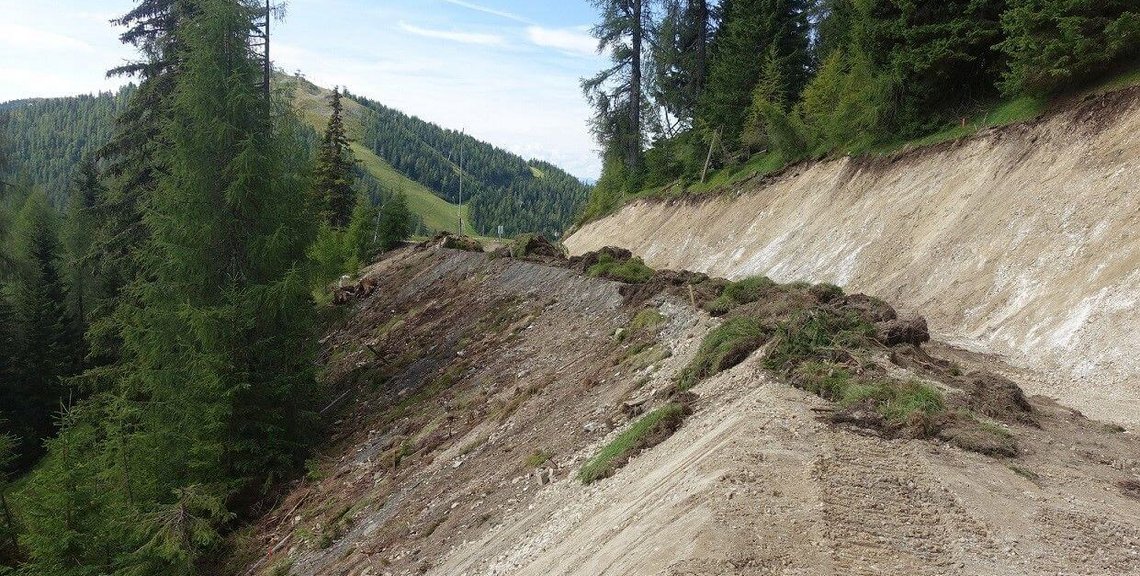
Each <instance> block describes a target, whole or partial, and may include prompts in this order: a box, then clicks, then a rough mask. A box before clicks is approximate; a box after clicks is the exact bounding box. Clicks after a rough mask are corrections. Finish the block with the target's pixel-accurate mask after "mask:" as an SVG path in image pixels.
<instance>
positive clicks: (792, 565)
mask: <svg viewBox="0 0 1140 576" xmlns="http://www.w3.org/2000/svg"><path fill="white" fill-rule="evenodd" d="M604 254H605V255H594V256H592V257H591V258H590V261H589V262H581V261H579V262H576V263H574V264H571V261H570V260H559V261H558V264H557V265H548V264H541V263H536V262H532V261H529V260H528V259H527V258H526V257H523V258H511V257H494V256H493V255H491V254H484V253H477V252H468V251H463V250H455V249H448V248H443V247H440V246H438V245H432V244H427V245H422V246H417V247H411V248H406V249H402V250H400V251H397V252H396V253H394V254H392V255H390V256H388V257H386V258H385V259H384V260H383V261H381V262H379V263H377V264H376V265H374V266H373V267H372V268H370V269H369V270H368V271H367V272H366V274H365V275H364V276H363V278H361V279H359V280H357V281H355V282H353V283H352V285H354V286H366V287H368V288H369V289H368V290H367V291H362V292H361V295H360V296H359V297H358V298H356V299H354V300H352V301H350V302H349V303H347V304H346V305H341V306H336V307H330V308H329V310H328V316H329V320H330V321H331V322H332V323H333V328H332V329H331V330H330V332H329V334H328V335H327V337H326V338H325V339H324V340H323V341H322V353H321V364H322V373H323V375H324V377H325V378H326V379H327V380H328V382H329V383H330V384H331V385H332V386H333V387H334V389H335V391H336V401H335V402H333V403H332V404H331V405H330V406H329V407H328V409H327V410H326V414H327V415H328V416H329V417H330V418H331V419H332V421H333V424H332V426H331V430H332V432H333V435H332V437H331V439H330V441H329V442H328V443H327V444H326V446H325V447H324V448H323V449H322V451H321V452H320V454H319V455H318V456H317V457H315V458H314V459H313V460H312V461H311V462H310V465H309V469H310V471H309V474H308V476H307V477H306V478H304V479H303V480H301V481H299V482H297V483H296V485H295V486H294V487H293V489H292V490H291V491H290V492H289V493H288V494H287V495H286V496H285V497H284V498H283V499H282V500H281V502H280V503H279V504H278V505H277V506H276V508H275V509H274V510H273V511H272V512H270V513H269V514H267V515H266V516H265V517H264V518H263V519H262V521H261V522H260V523H259V524H258V525H256V526H253V527H250V528H249V529H247V530H243V531H241V532H239V533H238V536H236V537H234V538H233V539H232V542H231V545H232V547H233V549H234V551H235V553H234V556H235V557H234V564H244V565H246V566H249V567H250V569H249V571H248V574H263V575H268V574H273V575H283V574H296V575H316V574H354V575H365V574H369V575H373V576H379V575H381V574H393V575H404V574H409V575H410V574H425V573H426V574H441V575H444V574H446V575H454V574H472V575H473V574H534V575H546V574H590V575H595V574H644V573H652V574H658V573H660V574H688V575H693V574H698V575H710V576H711V575H713V574H725V573H739V572H740V571H741V569H740V567H742V566H749V567H753V568H755V571H758V572H759V573H810V574H821V575H825V576H826V575H839V574H844V575H845V574H852V573H856V574H859V573H870V572H871V571H874V572H875V573H878V574H886V575H899V576H902V575H907V576H910V575H913V574H953V575H962V576H965V575H967V574H978V573H986V574H1027V575H1045V574H1056V573H1067V572H1075V573H1085V572H1082V571H1087V573H1090V574H1091V573H1098V574H1101V573H1105V574H1107V573H1112V574H1126V573H1135V572H1137V571H1140V557H1137V552H1138V547H1140V521H1137V520H1136V516H1135V515H1134V514H1131V513H1129V512H1128V511H1129V510H1132V509H1135V506H1136V500H1135V499H1134V491H1133V488H1132V486H1133V484H1131V483H1132V482H1135V481H1140V463H1138V462H1137V459H1136V454H1137V453H1140V445H1138V444H1137V440H1136V438H1135V436H1134V435H1132V434H1130V433H1127V432H1123V431H1121V430H1120V429H1119V428H1117V427H1112V426H1105V425H1102V424H1100V423H1097V422H1093V421H1090V420H1088V419H1085V418H1084V417H1083V416H1080V415H1079V414H1078V413H1076V412H1074V411H1072V410H1069V409H1067V408H1064V407H1061V406H1059V405H1057V404H1055V403H1053V402H1051V401H1048V400H1046V399H1042V398H1035V397H1030V398H1026V397H1025V396H1024V395H1023V394H1021V393H1020V387H1019V384H1020V382H1021V380H1020V375H1021V373H1019V372H1017V370H1016V369H1014V368H1012V367H1009V366H1006V365H1005V364H1003V363H1001V362H1000V361H999V360H996V359H994V358H991V357H986V356H981V355H976V354H972V353H969V352H965V351H962V350H958V349H954V348H949V347H946V346H945V345H942V344H939V343H936V342H932V343H928V344H924V345H922V346H916V345H914V344H909V343H903V344H897V345H894V346H887V345H885V344H883V343H882V342H881V341H880V333H879V325H880V324H881V323H883V322H890V321H891V320H893V319H896V318H897V317H898V316H899V315H898V314H897V312H895V311H894V309H893V308H892V307H891V306H890V305H889V304H887V303H886V302H883V301H881V300H877V299H874V298H871V297H867V296H862V295H848V294H845V293H844V292H843V291H842V290H841V289H839V288H838V287H835V286H830V285H809V284H791V285H785V284H778V283H775V282H773V281H771V280H768V279H764V278H749V279H745V280H741V281H737V282H729V281H727V280H722V279H715V278H708V277H706V276H704V275H700V274H691V273H685V272H670V271H654V270H650V271H649V274H648V276H647V277H645V278H644V281H638V282H630V281H625V280H622V281H616V280H611V279H609V277H608V274H609V273H610V272H611V270H612V267H613V266H621V265H623V264H624V265H629V263H630V262H631V261H633V260H634V258H633V257H632V255H626V254H624V253H621V252H618V251H614V250H609V251H605V252H604ZM599 264H606V265H608V266H609V267H603V268H601V269H598V268H595V267H596V266H598V265H599ZM635 269H639V267H635ZM590 270H594V272H595V274H590V273H589V271H590ZM643 276H644V275H643V274H640V273H639V274H637V275H636V276H635V279H637V280H641V279H642V278H643ZM365 292H366V293H365ZM1006 382H1008V383H1009V384H1007V383H1006ZM1026 416H1028V418H1027V417H1026ZM931 426H933V427H931ZM919 432H921V433H919ZM963 447H964V448H966V449H962V448H963ZM750 570H751V569H750ZM748 573H750V572H748Z"/></svg>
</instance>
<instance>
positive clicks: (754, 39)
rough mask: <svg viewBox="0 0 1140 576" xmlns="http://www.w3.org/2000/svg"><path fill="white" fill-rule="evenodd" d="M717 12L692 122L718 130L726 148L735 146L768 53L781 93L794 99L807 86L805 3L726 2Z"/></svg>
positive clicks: (801, 0) (804, 0)
mask: <svg viewBox="0 0 1140 576" xmlns="http://www.w3.org/2000/svg"><path fill="white" fill-rule="evenodd" d="M723 10H724V21H723V23H722V24H721V29H720V31H719V32H717V36H716V39H715V40H714V42H713V44H712V57H711V60H710V62H709V78H708V85H707V89H706V91H705V93H704V98H703V99H702V102H701V105H700V113H699V114H698V118H699V119H700V123H701V124H702V126H703V128H704V129H706V130H708V131H710V132H711V131H720V133H721V135H722V139H723V141H724V142H725V143H726V145H728V146H730V147H736V146H738V143H739V140H740V133H741V130H742V129H743V126H744V122H745V119H746V118H747V114H748V109H749V105H750V104H751V103H752V96H753V90H754V89H755V87H756V84H757V82H758V81H759V80H760V75H761V72H762V70H763V67H764V55H767V54H769V53H770V51H772V50H774V54H775V57H776V59H777V62H778V64H779V70H780V72H779V77H780V78H781V82H782V84H783V85H782V86H780V89H779V92H780V93H781V94H785V95H787V97H789V98H798V97H799V94H800V91H801V90H802V89H803V87H804V85H805V84H806V83H807V80H808V78H809V74H810V66H811V54H810V52H809V33H810V28H809V26H808V5H807V0H726V1H725V3H724V6H723Z"/></svg>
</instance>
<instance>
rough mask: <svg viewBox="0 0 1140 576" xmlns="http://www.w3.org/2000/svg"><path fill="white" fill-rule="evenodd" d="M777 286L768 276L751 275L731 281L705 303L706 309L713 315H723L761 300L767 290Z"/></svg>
mask: <svg viewBox="0 0 1140 576" xmlns="http://www.w3.org/2000/svg"><path fill="white" fill-rule="evenodd" d="M775 287H776V283H775V282H773V281H772V280H770V279H769V278H768V277H766V276H750V277H748V278H745V279H743V280H739V281H737V282H730V283H729V284H728V285H727V286H725V287H724V291H723V292H721V293H720V296H718V297H717V298H716V299H715V300H713V301H712V302H709V303H708V304H706V305H705V310H707V311H708V312H709V314H712V315H713V316H723V315H725V314H727V313H728V312H729V311H730V310H732V309H733V308H736V307H737V306H740V305H742V304H751V303H752V302H755V301H757V300H759V299H760V297H761V296H763V294H764V292H765V291H766V290H769V289H771V288H775Z"/></svg>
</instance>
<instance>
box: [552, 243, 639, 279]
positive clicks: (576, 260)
mask: <svg viewBox="0 0 1140 576" xmlns="http://www.w3.org/2000/svg"><path fill="white" fill-rule="evenodd" d="M605 258H609V259H611V260H613V261H615V262H622V263H624V262H629V260H630V259H631V258H633V252H630V251H629V250H626V249H625V248H618V247H616V246H604V247H602V248H600V249H598V250H595V251H593V252H587V253H585V254H581V255H579V256H572V257H570V258H569V260H567V262H566V265H567V266H569V267H570V269H572V270H575V271H577V272H578V273H580V274H585V273H586V271H587V270H589V269H590V268H593V267H594V266H595V265H597V264H598V263H599V262H601V261H602V260H603V259H605Z"/></svg>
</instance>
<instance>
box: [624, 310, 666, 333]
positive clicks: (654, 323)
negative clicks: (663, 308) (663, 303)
mask: <svg viewBox="0 0 1140 576" xmlns="http://www.w3.org/2000/svg"><path fill="white" fill-rule="evenodd" d="M663 322H665V315H664V314H662V313H661V312H659V311H658V310H657V309H656V308H646V309H644V310H641V311H640V312H638V313H637V314H636V315H635V316H634V317H633V320H632V321H630V323H629V332H632V333H636V332H641V331H643V330H652V329H653V328H656V327H658V326H660V325H661V324H662V323H663Z"/></svg>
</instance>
